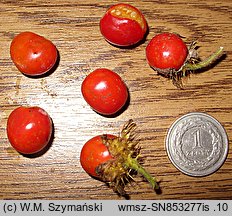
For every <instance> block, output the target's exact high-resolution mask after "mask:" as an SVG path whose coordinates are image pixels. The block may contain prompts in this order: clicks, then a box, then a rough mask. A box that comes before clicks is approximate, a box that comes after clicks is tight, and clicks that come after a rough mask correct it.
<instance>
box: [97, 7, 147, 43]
mask: <svg viewBox="0 0 232 216" xmlns="http://www.w3.org/2000/svg"><path fill="white" fill-rule="evenodd" d="M100 30H101V33H102V35H103V36H104V37H105V39H106V40H107V41H108V42H110V43H112V44H114V45H117V46H131V45H134V44H136V43H138V42H139V41H141V40H142V39H143V38H144V35H145V33H146V32H147V22H146V19H145V18H144V16H143V14H142V13H141V12H140V11H139V10H138V9H137V8H135V7H133V6H132V5H129V4H124V3H120V4H116V5H113V6H112V7H110V8H109V9H108V10H107V12H106V13H105V15H104V16H103V17H102V19H101V21H100Z"/></svg>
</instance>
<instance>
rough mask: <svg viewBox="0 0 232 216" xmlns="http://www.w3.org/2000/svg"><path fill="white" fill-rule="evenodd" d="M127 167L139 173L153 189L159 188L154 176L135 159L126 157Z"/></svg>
mask: <svg viewBox="0 0 232 216" xmlns="http://www.w3.org/2000/svg"><path fill="white" fill-rule="evenodd" d="M126 165H127V166H128V167H129V168H131V169H133V170H135V171H137V172H138V173H140V174H141V175H142V176H143V177H144V178H145V179H147V181H148V182H149V183H150V184H151V186H152V188H153V189H159V185H158V183H157V181H156V179H155V178H153V177H152V176H151V174H150V173H148V172H147V171H146V170H145V169H144V168H143V167H142V166H141V165H140V164H139V163H138V161H137V160H136V159H134V158H131V157H128V160H127V164H126Z"/></svg>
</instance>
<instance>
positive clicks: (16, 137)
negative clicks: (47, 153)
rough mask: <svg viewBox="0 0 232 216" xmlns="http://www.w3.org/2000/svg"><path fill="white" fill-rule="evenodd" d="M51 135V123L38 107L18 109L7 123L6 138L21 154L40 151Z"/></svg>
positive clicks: (46, 114)
mask: <svg viewBox="0 0 232 216" xmlns="http://www.w3.org/2000/svg"><path fill="white" fill-rule="evenodd" d="M51 134H52V121H51V119H50V117H49V115H48V113H47V112H46V111H45V110H43V109H42V108H39V107H18V108H16V109H15V110H13V111H12V112H11V114H10V116H9V118H8V121H7V136H8V139H9V141H10V143H11V145H12V146H13V147H14V148H15V149H16V150H17V151H18V152H20V153H22V154H34V153H37V152H39V151H40V150H42V149H43V148H44V147H45V146H46V145H47V144H48V143H49V140H50V138H51Z"/></svg>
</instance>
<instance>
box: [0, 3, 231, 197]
mask: <svg viewBox="0 0 232 216" xmlns="http://www.w3.org/2000/svg"><path fill="white" fill-rule="evenodd" d="M127 2H128V3H131V4H132V5H134V6H136V7H138V8H139V9H140V10H141V11H142V12H143V13H144V15H145V17H146V19H147V22H148V25H149V29H150V30H149V34H148V36H147V38H146V41H145V42H144V43H143V44H141V45H140V46H137V47H135V48H133V49H119V48H116V47H113V46H111V45H110V44H108V43H107V42H106V41H105V40H104V38H103V37H102V36H101V34H100V31H99V20H100V18H101V17H102V16H103V14H104V12H105V11H106V9H107V8H108V7H109V6H110V5H112V4H114V3H117V1H107V0H105V1H90V0H84V1H83V0H78V1H76V0H26V1H23V0H1V1H0V35H1V37H0V137H1V140H0V199H122V198H120V197H118V196H117V195H116V194H115V193H114V192H113V191H112V190H111V189H109V188H107V187H106V186H105V184H104V183H102V182H100V181H97V180H95V179H92V178H91V177H90V176H88V175H87V174H86V173H85V172H84V171H83V169H82V168H81V165H80V161H79V155H80V150H81V148H82V146H83V145H84V143H85V142H86V141H87V140H88V139H90V138H91V137H92V136H95V135H98V134H103V133H113V134H117V133H118V131H119V129H120V128H121V127H122V125H123V124H124V123H125V122H126V121H127V120H128V119H130V118H132V119H134V121H135V122H136V123H137V125H138V130H137V131H138V134H139V137H140V139H141V141H140V146H141V148H142V154H143V155H144V158H145V159H144V167H145V168H146V169H147V170H149V172H150V173H151V174H152V175H154V176H156V177H157V178H158V179H160V180H161V184H160V186H161V188H162V192H161V194H156V193H155V192H154V191H152V189H151V188H150V186H149V185H148V184H147V183H146V182H145V181H144V180H143V179H142V178H141V177H140V176H138V177H136V178H135V179H136V181H137V184H135V185H134V186H128V187H127V188H126V190H127V192H128V194H129V195H130V198H131V199H141V198H142V199H231V198H232V147H231V145H230V149H229V154H228V157H227V160H226V161H225V163H224V165H223V166H222V167H221V168H220V169H219V170H218V171H217V172H216V173H214V174H212V175H210V176H207V177H202V178H196V177H189V176H186V175H184V174H182V173H181V172H180V171H178V170H177V169H176V168H175V167H174V166H173V165H172V164H171V162H170V161H169V159H168V157H167V153H166V149H165V138H166V134H167V130H168V128H169V127H170V126H171V124H172V123H173V121H175V120H176V119H177V118H178V117H180V116H182V115H184V114H186V113H189V112H206V113H208V114H210V115H212V116H214V117H215V118H216V119H218V120H219V121H220V122H221V124H222V125H223V126H224V128H225V129H226V131H227V134H228V137H229V142H230V143H231V140H232V96H231V90H232V58H231V54H232V52H231V50H232V39H231V38H232V37H231V35H232V31H231V29H232V2H231V0H220V1H219V0H207V1H199V0H188V1H186V0H167V1H160V0H159V1H158V0H157V1H156V0H154V1H145V0H144V1H127ZM22 31H33V32H35V33H38V34H40V35H43V36H45V37H47V38H48V39H50V40H51V41H53V43H54V44H55V45H56V46H57V49H58V50H59V54H60V62H59V65H58V67H57V68H56V70H55V71H54V72H53V73H51V74H49V75H48V76H45V77H42V78H38V79H32V78H28V77H26V76H24V75H22V74H21V73H20V72H19V71H18V70H17V69H16V67H15V66H14V64H13V63H12V61H11V59H10V54H9V46H10V43H11V40H12V39H13V37H14V36H15V35H16V34H18V33H20V32H22ZM163 31H170V32H176V33H179V34H180V35H182V36H185V41H186V42H187V43H188V44H189V43H190V42H191V41H194V40H197V41H198V45H199V46H200V49H199V53H200V56H201V57H202V58H205V57H207V56H208V55H210V54H211V53H212V52H213V51H215V50H216V49H217V48H218V47H219V46H223V47H225V52H226V57H225V58H223V59H222V60H221V61H220V62H219V63H218V64H217V65H215V66H214V67H213V68H211V69H210V70H207V71H205V72H204V73H199V74H195V75H192V76H191V77H190V78H189V79H185V80H184V86H185V89H184V90H178V89H176V88H175V87H174V86H173V85H172V82H171V81H170V80H167V79H166V78H164V77H160V76H158V75H157V74H156V72H155V71H153V70H152V69H151V68H150V67H149V66H148V64H147V62H146V59H145V47H146V45H147V44H148V41H149V40H150V39H151V38H152V37H153V36H154V35H155V34H157V33H160V32H163ZM99 67H106V68H109V69H112V70H114V71H115V72H117V73H118V74H119V75H120V76H121V77H122V78H123V80H124V81H125V83H126V84H127V86H128V88H129V91H130V104H129V106H128V107H127V109H126V110H125V111H124V112H123V113H121V114H120V115H119V116H117V117H114V118H106V117H103V116H100V115H98V114H97V113H95V112H94V111H92V109H91V108H90V107H89V106H88V105H87V104H86V102H85V101H84V99H83V98H82V95H81V91H80V86H81V83H82V81H83V79H84V78H85V77H86V75H87V74H89V73H90V72H91V71H93V70H94V69H96V68H99ZM21 105H26V106H35V105H36V106H41V107H42V108H44V109H45V110H46V111H47V112H48V113H49V114H50V116H51V117H52V119H53V122H54V128H55V133H54V140H53V143H52V145H51V147H50V148H49V149H48V151H46V152H45V153H44V154H43V155H41V156H40V157H36V158H28V157H24V156H22V155H20V154H19V153H17V152H16V151H15V150H14V149H13V148H12V147H11V145H10V144H9V142H8V140H7V136H6V122H7V118H8V115H9V114H10V112H11V111H12V110H13V109H14V108H16V107H18V106H21Z"/></svg>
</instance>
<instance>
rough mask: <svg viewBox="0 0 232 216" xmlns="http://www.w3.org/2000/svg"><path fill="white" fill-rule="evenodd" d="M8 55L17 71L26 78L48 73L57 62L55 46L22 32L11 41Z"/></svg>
mask: <svg viewBox="0 0 232 216" xmlns="http://www.w3.org/2000/svg"><path fill="white" fill-rule="evenodd" d="M10 55H11V59H12V61H13V62H14V64H15V65H16V67H17V68H18V69H19V71H21V72H22V73H23V74H25V75H28V76H38V75H42V74H44V73H46V72H48V71H49V70H50V69H51V68H52V67H53V66H54V65H55V63H56V61H57V49H56V47H55V45H54V44H53V43H52V42H51V41H50V40H48V39H46V38H44V37H42V36H40V35H38V34H35V33H32V32H22V33H20V34H18V35H17V36H16V37H15V38H14V39H13V40H12V42H11V46H10Z"/></svg>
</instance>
